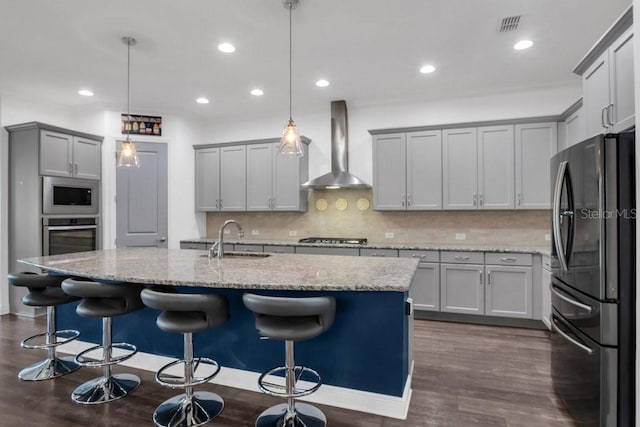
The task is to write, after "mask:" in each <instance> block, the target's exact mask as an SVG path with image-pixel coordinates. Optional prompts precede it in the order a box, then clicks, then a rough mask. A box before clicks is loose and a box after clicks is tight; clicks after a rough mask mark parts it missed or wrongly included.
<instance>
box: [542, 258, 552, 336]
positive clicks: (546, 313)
mask: <svg viewBox="0 0 640 427" xmlns="http://www.w3.org/2000/svg"><path fill="white" fill-rule="evenodd" d="M542 321H543V322H544V324H545V325H546V326H547V328H549V330H551V258H550V257H549V256H546V255H545V256H543V257H542Z"/></svg>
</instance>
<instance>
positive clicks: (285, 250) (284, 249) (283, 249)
mask: <svg viewBox="0 0 640 427" xmlns="http://www.w3.org/2000/svg"><path fill="white" fill-rule="evenodd" d="M264 251H265V252H268V253H272V254H292V253H295V248H294V247H293V246H279V245H277V246H276V245H264Z"/></svg>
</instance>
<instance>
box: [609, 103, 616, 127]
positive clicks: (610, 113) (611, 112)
mask: <svg viewBox="0 0 640 427" xmlns="http://www.w3.org/2000/svg"><path fill="white" fill-rule="evenodd" d="M607 121H608V122H609V125H610V126H613V125H614V124H615V123H614V121H613V104H609V105H608V106H607Z"/></svg>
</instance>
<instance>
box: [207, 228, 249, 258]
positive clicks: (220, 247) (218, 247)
mask: <svg viewBox="0 0 640 427" xmlns="http://www.w3.org/2000/svg"><path fill="white" fill-rule="evenodd" d="M229 224H235V225H236V227H238V237H240V238H242V237H244V231H242V226H241V225H240V223H239V222H238V221H236V220H235V219H228V220H226V221H225V222H224V224H222V226H220V230H218V241H217V242H215V243H214V244H213V245H211V247H210V248H209V258H211V257H213V254H214V252H215V253H216V255H217V257H218V259H222V258H224V229H225V228H226V226H227V225H229Z"/></svg>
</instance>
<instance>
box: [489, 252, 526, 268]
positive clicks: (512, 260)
mask: <svg viewBox="0 0 640 427" xmlns="http://www.w3.org/2000/svg"><path fill="white" fill-rule="evenodd" d="M484 256H485V263H486V264H487V265H523V266H531V265H533V255H531V254H514V253H495V252H487V253H485V254H484Z"/></svg>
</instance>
